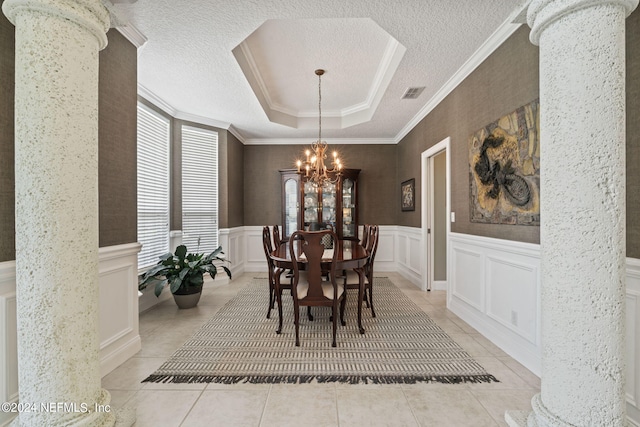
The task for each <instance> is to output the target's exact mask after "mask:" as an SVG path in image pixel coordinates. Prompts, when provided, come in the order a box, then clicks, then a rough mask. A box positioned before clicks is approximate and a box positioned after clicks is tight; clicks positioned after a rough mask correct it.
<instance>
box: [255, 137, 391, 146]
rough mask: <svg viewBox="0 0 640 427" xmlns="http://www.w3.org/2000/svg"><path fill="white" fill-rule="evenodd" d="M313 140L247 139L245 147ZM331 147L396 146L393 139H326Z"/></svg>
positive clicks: (294, 143)
mask: <svg viewBox="0 0 640 427" xmlns="http://www.w3.org/2000/svg"><path fill="white" fill-rule="evenodd" d="M313 141H314V139H313V138H279V139H278V138H247V139H246V140H245V141H244V145H309V144H311V143H312V142H313ZM323 141H326V142H327V144H330V145H365V144H367V145H369V144H371V145H384V144H395V143H396V142H395V140H394V139H393V138H334V139H325V138H323Z"/></svg>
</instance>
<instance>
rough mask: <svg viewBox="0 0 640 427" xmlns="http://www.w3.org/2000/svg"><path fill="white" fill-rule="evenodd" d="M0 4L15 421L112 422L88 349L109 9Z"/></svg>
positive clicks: (27, 1) (94, 303)
mask: <svg viewBox="0 0 640 427" xmlns="http://www.w3.org/2000/svg"><path fill="white" fill-rule="evenodd" d="M2 9H3V12H4V13H5V15H6V16H7V17H8V18H9V20H10V21H11V22H12V23H13V24H14V25H15V27H16V28H15V40H16V49H15V70H16V80H15V82H16V83H15V84H16V89H15V174H16V180H15V181H16V289H17V291H16V293H17V310H18V371H19V372H18V375H19V398H20V402H21V403H23V404H24V403H28V404H34V405H37V408H38V410H37V411H25V412H22V413H21V414H20V415H19V416H18V418H17V420H16V421H15V423H14V424H16V425H20V426H38V427H39V426H53V425H56V426H58V425H65V426H81V425H82V426H85V425H86V426H89V425H91V426H102V425H113V424H114V421H115V417H114V414H113V413H112V412H100V411H95V408H96V405H108V403H109V400H110V397H109V393H108V392H107V391H106V390H103V389H102V388H101V384H100V366H99V356H98V351H99V342H98V341H99V339H98V333H99V332H98V52H99V50H100V49H102V48H104V47H105V46H106V43H107V38H106V31H107V30H108V28H109V13H108V12H107V10H106V9H105V7H104V6H103V5H102V3H101V2H100V1H99V0H5V2H4V4H3V7H2ZM42 404H45V406H44V407H43V406H41V405H42ZM46 404H54V406H53V407H49V409H48V410H47V409H46V408H47V407H46ZM63 405H64V406H63Z"/></svg>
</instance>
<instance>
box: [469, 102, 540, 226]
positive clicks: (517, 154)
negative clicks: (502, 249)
mask: <svg viewBox="0 0 640 427" xmlns="http://www.w3.org/2000/svg"><path fill="white" fill-rule="evenodd" d="M469 181H470V187H471V189H470V190H471V191H470V193H469V194H470V207H471V212H470V219H471V222H482V223H489V224H513V225H540V102H539V100H537V99H536V100H534V101H532V102H530V103H529V104H527V105H524V106H522V107H520V108H518V109H516V110H515V111H513V112H512V113H510V114H507V115H506V116H504V117H501V118H500V119H498V120H496V121H495V122H492V123H490V124H488V125H486V126H485V127H483V128H482V129H479V130H478V131H477V132H475V133H473V135H471V136H470V138H469Z"/></svg>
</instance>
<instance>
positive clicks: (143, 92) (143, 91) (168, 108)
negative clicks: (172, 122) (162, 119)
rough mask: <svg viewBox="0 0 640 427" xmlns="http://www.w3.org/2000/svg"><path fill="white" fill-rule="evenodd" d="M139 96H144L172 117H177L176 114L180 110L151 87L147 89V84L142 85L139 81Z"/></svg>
mask: <svg viewBox="0 0 640 427" xmlns="http://www.w3.org/2000/svg"><path fill="white" fill-rule="evenodd" d="M138 96H141V97H143V98H144V99H146V100H147V101H149V102H150V103H152V104H153V105H155V106H156V107H158V108H159V109H161V110H162V111H164V112H165V113H167V114H168V115H170V116H171V117H175V116H176V114H177V113H178V110H176V109H175V108H173V106H172V105H171V104H169V103H168V102H165V100H164V99H162V98H160V97H159V96H158V95H156V94H155V93H153V92H151V91H150V90H149V89H147V88H146V87H145V86H143V85H141V84H140V83H138Z"/></svg>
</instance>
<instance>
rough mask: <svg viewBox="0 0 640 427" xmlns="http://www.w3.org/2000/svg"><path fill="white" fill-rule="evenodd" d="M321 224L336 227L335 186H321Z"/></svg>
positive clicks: (329, 184)
mask: <svg viewBox="0 0 640 427" xmlns="http://www.w3.org/2000/svg"><path fill="white" fill-rule="evenodd" d="M322 222H323V223H324V224H331V225H332V226H333V228H334V229H335V227H336V184H331V183H328V182H326V183H325V184H324V185H323V186H322Z"/></svg>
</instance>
